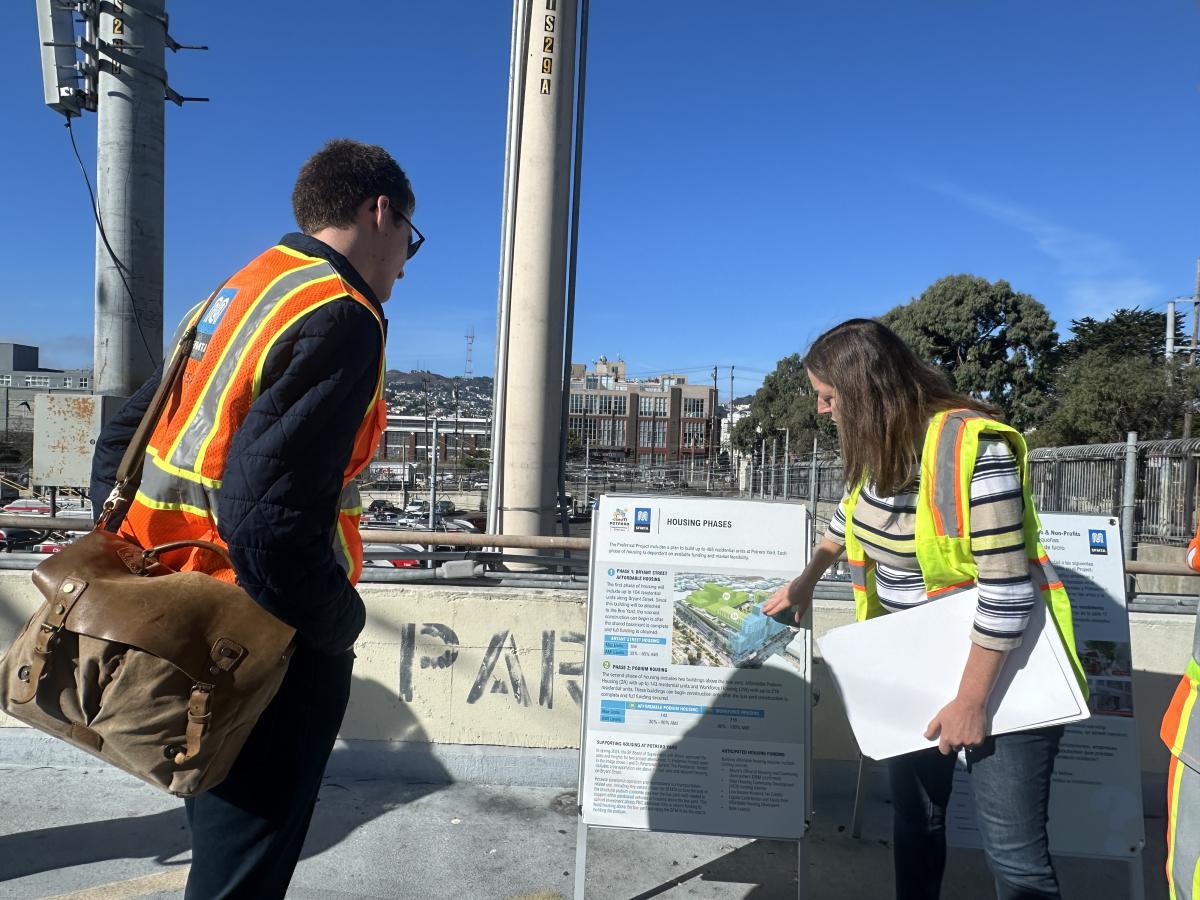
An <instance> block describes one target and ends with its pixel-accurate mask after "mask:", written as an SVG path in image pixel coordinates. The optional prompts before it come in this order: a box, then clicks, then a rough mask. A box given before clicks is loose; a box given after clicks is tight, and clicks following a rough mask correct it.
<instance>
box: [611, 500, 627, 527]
mask: <svg viewBox="0 0 1200 900" xmlns="http://www.w3.org/2000/svg"><path fill="white" fill-rule="evenodd" d="M608 527H609V528H611V529H612V530H613V531H628V530H629V513H628V512H627V511H626V510H624V509H622V508H621V507H619V506H618V507H617V508H615V509H614V510H613V511H612V516H611V517H610V518H609V520H608Z"/></svg>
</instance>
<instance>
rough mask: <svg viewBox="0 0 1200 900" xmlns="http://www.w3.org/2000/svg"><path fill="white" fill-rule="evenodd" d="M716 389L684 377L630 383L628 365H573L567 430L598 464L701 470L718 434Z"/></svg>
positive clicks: (600, 361) (619, 362) (603, 361)
mask: <svg viewBox="0 0 1200 900" xmlns="http://www.w3.org/2000/svg"><path fill="white" fill-rule="evenodd" d="M716 405H717V391H716V388H713V387H709V386H707V385H700V384H688V380H687V376H685V375H672V374H665V375H658V376H656V377H654V378H645V379H637V380H632V381H631V380H628V379H627V378H626V369H625V363H624V362H623V361H622V360H616V361H610V360H609V359H608V358H606V357H603V356H602V357H600V359H598V360H597V361H596V363H595V368H594V370H593V371H591V372H589V371H587V366H586V365H584V364H583V363H573V364H572V365H571V399H570V406H569V408H568V418H567V427H568V428H569V429H570V431H571V432H572V433H573V434H574V435H575V439H576V440H577V441H578V442H579V446H581V447H583V448H585V449H586V452H587V454H588V457H589V459H590V460H591V461H592V462H593V463H595V462H621V463H628V464H636V465H641V466H666V465H677V464H684V465H686V464H687V463H689V462H691V463H693V464H695V465H697V466H698V465H701V464H703V463H704V461H705V460H706V459H708V457H709V456H710V454H711V453H713V451H714V448H713V445H712V437H713V434H714V425H715V426H716V431H715V433H716V434H717V435H719V434H720V420H719V419H717V418H716V415H715V413H716Z"/></svg>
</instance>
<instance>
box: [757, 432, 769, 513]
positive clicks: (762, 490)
mask: <svg viewBox="0 0 1200 900" xmlns="http://www.w3.org/2000/svg"><path fill="white" fill-rule="evenodd" d="M758 468H759V476H758V496H759V499H761V500H765V499H767V439H766V438H765V437H764V438H760V439H759V441H758Z"/></svg>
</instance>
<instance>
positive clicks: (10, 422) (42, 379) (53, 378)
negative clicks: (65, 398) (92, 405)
mask: <svg viewBox="0 0 1200 900" xmlns="http://www.w3.org/2000/svg"><path fill="white" fill-rule="evenodd" d="M39 363H40V361H39V359H38V348H37V347H30V346H28V345H27V344H13V343H7V342H0V432H3V433H8V432H12V431H19V432H32V431H33V409H34V397H36V396H37V395H38V394H49V393H55V394H59V393H67V394H90V393H91V392H92V370H91V369H45V368H42V366H41V365H40V364H39Z"/></svg>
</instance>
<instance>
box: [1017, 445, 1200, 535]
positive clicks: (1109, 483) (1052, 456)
mask: <svg viewBox="0 0 1200 900" xmlns="http://www.w3.org/2000/svg"><path fill="white" fill-rule="evenodd" d="M1131 448H1132V452H1133V453H1134V454H1135V455H1136V469H1135V471H1136V478H1135V490H1134V495H1133V498H1132V501H1133V508H1132V518H1133V527H1132V534H1133V541H1134V543H1153V544H1167V545H1171V546H1183V545H1186V544H1187V542H1188V541H1189V540H1191V538H1192V536H1193V535H1194V534H1195V533H1196V509H1197V489H1198V487H1200V485H1198V484H1197V477H1196V476H1197V465H1198V464H1200V439H1191V440H1173V441H1141V442H1138V443H1135V444H1132V445H1131V444H1091V445H1087V446H1079V447H1042V448H1039V449H1037V450H1032V451H1030V454H1029V480H1030V485H1031V487H1032V489H1033V499H1034V503H1035V504H1036V505H1037V508H1038V510H1039V511H1040V512H1071V513H1094V514H1098V515H1108V516H1119V515H1120V514H1121V512H1122V506H1123V502H1124V501H1123V496H1124V493H1125V461H1126V457H1127V454H1129V453H1130V451H1131Z"/></svg>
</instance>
